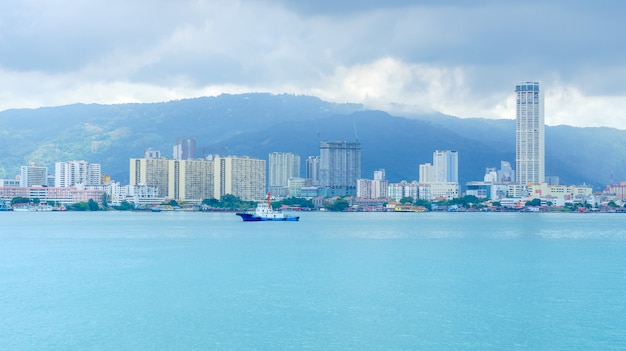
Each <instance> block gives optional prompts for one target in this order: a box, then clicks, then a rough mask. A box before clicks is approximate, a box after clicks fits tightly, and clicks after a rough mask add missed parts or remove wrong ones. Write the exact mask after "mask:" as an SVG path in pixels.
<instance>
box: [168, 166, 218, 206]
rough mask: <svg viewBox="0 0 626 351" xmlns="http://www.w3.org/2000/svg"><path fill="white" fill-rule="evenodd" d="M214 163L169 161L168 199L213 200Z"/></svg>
mask: <svg viewBox="0 0 626 351" xmlns="http://www.w3.org/2000/svg"><path fill="white" fill-rule="evenodd" d="M213 172H214V166H213V161H208V160H168V172H167V173H168V177H167V178H168V187H167V188H168V191H169V193H168V194H167V197H168V198H170V199H176V200H181V201H190V200H195V201H198V202H199V201H202V200H204V199H210V198H213V197H214V195H213V191H214V186H213V179H214V177H213Z"/></svg>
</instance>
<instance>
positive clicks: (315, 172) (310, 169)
mask: <svg viewBox="0 0 626 351" xmlns="http://www.w3.org/2000/svg"><path fill="white" fill-rule="evenodd" d="M305 177H306V179H307V181H308V182H309V184H311V185H313V186H318V185H320V157H319V156H309V157H308V158H307V159H306V175H305Z"/></svg>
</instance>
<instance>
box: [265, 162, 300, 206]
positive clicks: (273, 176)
mask: <svg viewBox="0 0 626 351" xmlns="http://www.w3.org/2000/svg"><path fill="white" fill-rule="evenodd" d="M268 168H269V184H268V187H269V188H268V191H269V192H271V193H272V195H275V196H279V197H284V196H287V195H288V189H287V186H288V182H289V179H290V178H300V156H299V155H295V154H292V153H288V152H272V153H270V154H269V162H268Z"/></svg>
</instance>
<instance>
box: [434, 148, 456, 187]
mask: <svg viewBox="0 0 626 351" xmlns="http://www.w3.org/2000/svg"><path fill="white" fill-rule="evenodd" d="M433 175H434V178H435V180H434V182H437V183H458V182H459V154H458V152H456V151H451V150H436V151H435V152H433Z"/></svg>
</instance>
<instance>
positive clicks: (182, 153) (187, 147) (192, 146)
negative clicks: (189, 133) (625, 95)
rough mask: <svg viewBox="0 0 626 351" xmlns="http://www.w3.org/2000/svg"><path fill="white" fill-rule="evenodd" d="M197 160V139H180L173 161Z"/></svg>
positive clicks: (173, 154) (173, 153) (174, 150)
mask: <svg viewBox="0 0 626 351" xmlns="http://www.w3.org/2000/svg"><path fill="white" fill-rule="evenodd" d="M194 158H196V139H194V138H179V139H178V140H176V144H174V148H173V150H172V159H174V160H191V159H194Z"/></svg>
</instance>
